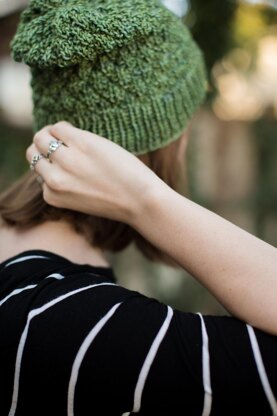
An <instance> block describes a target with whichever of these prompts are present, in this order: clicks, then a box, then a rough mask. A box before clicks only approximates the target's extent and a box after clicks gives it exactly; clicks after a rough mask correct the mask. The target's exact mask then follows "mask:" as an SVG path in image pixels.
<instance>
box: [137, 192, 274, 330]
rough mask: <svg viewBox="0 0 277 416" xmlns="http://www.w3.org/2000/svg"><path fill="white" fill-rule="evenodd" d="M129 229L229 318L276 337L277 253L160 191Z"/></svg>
mask: <svg viewBox="0 0 277 416" xmlns="http://www.w3.org/2000/svg"><path fill="white" fill-rule="evenodd" d="M133 226H134V227H135V228H136V229H137V230H138V231H139V232H140V233H141V234H142V235H143V236H144V237H145V238H147V239H148V240H149V241H151V242H152V243H153V244H154V245H155V246H157V247H159V248H160V249H161V250H163V251H164V252H166V253H167V254H169V255H170V256H171V257H172V258H173V259H174V260H175V261H176V263H178V264H180V265H181V266H182V267H183V268H184V269H186V270H187V271H188V272H189V273H190V274H192V275H193V276H194V277H195V278H196V279H197V280H198V281H199V282H201V283H202V284H203V285H204V286H205V287H206V288H208V290H209V291H210V292H211V293H213V294H214V295H215V296H216V297H217V299H218V300H219V301H220V302H221V303H222V304H223V305H224V306H225V308H226V309H227V310H228V311H230V313H232V314H233V315H235V316H237V317H239V318H240V319H242V320H244V321H246V322H248V323H250V324H252V325H254V326H256V327H258V328H260V329H262V330H265V331H267V332H270V333H274V334H277V302H276V294H277V249H276V248H274V247H273V246H271V245H269V244H267V243H265V242H264V241H262V240H260V239H258V238H256V237H255V236H253V235H251V234H249V233H248V232H246V231H244V230H242V229H241V228H239V227H237V226H236V225H234V224H232V223H230V222H229V221H227V220H225V219H223V218H221V217H220V216H218V215H217V214H214V213H213V212H211V211H209V210H207V209H205V208H203V207H201V206H200V205H197V204H196V203H194V202H192V201H190V200H189V199H187V198H185V197H183V196H181V195H179V194H178V193H176V192H174V191H173V190H171V189H170V188H168V187H167V186H161V187H160V189H159V190H158V191H156V192H154V194H153V196H152V197H150V198H148V202H147V203H146V204H145V205H144V208H143V212H141V215H137V216H136V218H135V222H134V224H133Z"/></svg>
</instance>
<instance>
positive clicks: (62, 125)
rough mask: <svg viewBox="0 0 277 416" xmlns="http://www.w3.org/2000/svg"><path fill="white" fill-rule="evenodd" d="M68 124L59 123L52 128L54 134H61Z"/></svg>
mask: <svg viewBox="0 0 277 416" xmlns="http://www.w3.org/2000/svg"><path fill="white" fill-rule="evenodd" d="M67 124H68V123H67V122H66V121H58V122H57V123H55V124H54V125H53V126H52V127H51V131H52V132H53V133H59V132H60V131H61V130H62V129H63V128H64V127H65V126H66V125H67Z"/></svg>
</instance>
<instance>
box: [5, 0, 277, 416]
mask: <svg viewBox="0 0 277 416" xmlns="http://www.w3.org/2000/svg"><path fill="white" fill-rule="evenodd" d="M131 6H132V7H131ZM130 11H131V12H130ZM108 29H109V30H108ZM91 33H93V36H90V35H91ZM13 51H14V56H15V57H16V59H21V60H24V61H25V62H26V63H28V64H29V65H30V66H31V68H32V76H33V78H32V86H33V91H34V116H35V128H36V129H37V130H38V132H37V133H36V135H35V136H34V143H33V144H32V145H31V146H30V147H29V148H28V150H27V159H28V161H29V163H30V167H31V168H32V169H33V170H34V171H35V172H31V173H29V174H27V175H25V176H24V177H23V178H21V179H20V180H19V182H17V183H15V184H14V185H13V186H12V187H11V188H9V189H8V190H6V192H5V193H3V194H2V196H1V198H0V213H1V217H2V220H3V224H2V227H1V235H0V238H1V241H2V245H1V257H2V258H1V261H2V264H1V267H0V291H1V294H2V296H1V298H2V300H1V302H0V320H1V328H2V331H1V333H2V335H1V339H0V346H1V354H0V360H1V369H2V371H1V375H0V377H2V386H3V387H2V400H1V402H0V413H1V414H3V415H6V414H8V415H9V416H12V415H17V416H18V415H27V414H28V415H37V414H39V415H46V414H47V415H49V414H51V415H64V414H67V415H73V414H75V415H78V416H79V415H87V414H97V415H123V414H124V415H125V414H141V415H168V416H169V415H170V416H171V415H178V414H184V413H185V414H188V415H191V416H193V415H220V416H222V415H224V416H225V415H227V416H228V415H234V414H235V415H246V414H253V415H263V416H266V415H272V414H274V415H276V414H277V402H276V396H277V357H276V354H275V350H276V347H277V339H276V334H277V307H276V302H275V291H276V289H277V279H276V271H277V256H276V249H275V248H274V247H272V246H270V245H268V244H267V243H265V242H263V241H261V240H259V239H257V238H255V237H254V236H252V235H250V234H249V233H247V232H245V231H243V230H241V229H240V228H238V227H236V226H234V225H233V224H231V223H230V222H228V221H226V220H224V219H222V218H220V217H219V216H217V215H216V214H214V213H212V212H210V211H208V210H206V209H204V208H202V207H201V206H199V205H197V204H195V203H193V202H192V201H190V200H188V199H187V198H185V197H183V196H181V195H179V194H178V193H177V192H176V191H175V190H174V189H172V188H174V187H175V186H176V175H177V169H176V172H174V175H173V178H172V177H171V176H170V175H169V172H170V171H172V167H174V168H175V167H176V165H177V161H178V159H181V158H182V157H181V154H182V152H183V151H184V148H185V145H186V137H185V136H182V135H181V133H180V132H181V131H184V130H185V128H186V126H187V122H188V120H190V119H191V117H192V114H193V113H194V111H195V109H196V108H197V107H198V106H199V104H200V102H201V101H202V100H203V96H204V91H205V78H204V69H203V61H202V58H201V53H200V51H199V50H198V48H197V46H196V45H195V44H194V42H193V41H192V40H191V38H190V36H189V34H188V32H187V30H186V29H185V28H184V27H183V26H182V24H181V22H180V21H179V20H178V19H177V18H176V17H174V16H173V15H172V14H171V13H170V12H169V11H167V10H166V9H164V8H163V6H161V5H160V4H159V3H158V2H156V1H153V2H152V1H149V2H147V3H145V2H144V1H142V0H132V3H129V1H127V0H124V1H122V0H121V2H119V1H115V0H109V1H105V2H104V1H98V2H95V3H93V4H91V3H90V2H81V1H80V2H79V3H78V4H77V5H76V2H74V4H73V2H66V1H60V2H57V1H54V0H51V1H47V2H41V1H33V2H31V3H30V5H29V7H28V9H27V10H26V11H25V12H24V14H23V16H22V19H21V25H20V27H19V30H18V33H17V35H16V38H15V41H14V43H13ZM91 80H93V82H92V81H91ZM103 86H105V88H104V87H103ZM177 87H178V88H177ZM82 92H83V94H82ZM91 108H93V111H89V110H91ZM73 109H74V111H73ZM59 119H66V120H69V121H70V122H71V123H72V124H74V125H76V126H78V127H81V128H83V129H86V130H89V131H84V130H83V129H80V128H77V127H74V126H73V125H72V124H69V123H66V122H59V123H56V121H58V120H59ZM43 126H44V127H43ZM42 127H43V128H42ZM92 132H94V133H96V132H97V134H94V133H92ZM105 137H107V138H108V139H107V138H105ZM178 137H180V139H179V140H178V139H177V138H178ZM113 142H115V143H113ZM169 143H170V144H169ZM124 148H125V149H124ZM136 155H137V156H138V157H136ZM140 159H141V160H140ZM49 162H51V163H49ZM143 162H144V163H143ZM147 165H148V166H147ZM174 171H175V169H174ZM175 173H176V175H175ZM37 178H39V179H40V182H42V181H43V183H42V184H39V183H38V181H37V180H36V179H37ZM131 241H135V242H136V244H137V245H138V247H139V249H140V250H141V251H142V252H143V253H144V254H145V255H146V256H147V257H148V258H151V259H153V260H159V261H163V262H166V263H171V264H172V265H179V266H181V267H183V268H185V269H186V270H188V271H189V272H190V273H191V274H192V275H193V276H194V277H195V278H196V279H197V280H198V281H200V282H201V283H202V284H203V285H204V286H206V287H207V289H208V290H209V291H210V292H211V293H213V294H214V295H215V296H216V297H217V298H218V299H219V301H221V303H222V304H223V305H224V306H225V307H226V308H227V309H228V310H229V311H230V313H231V314H232V315H233V316H234V317H213V316H205V317H203V316H202V315H201V314H190V313H185V312H181V311H177V310H173V309H172V308H171V307H170V306H166V305H163V304H161V303H160V302H158V301H157V300H154V299H149V298H147V297H145V296H143V295H142V294H139V293H137V292H134V291H130V290H127V289H125V288H123V287H120V286H119V285H118V284H116V278H115V276H114V274H113V271H112V269H111V268H110V267H109V264H108V263H107V259H106V258H105V251H106V250H107V251H109V250H111V251H118V250H121V249H122V248H124V247H125V246H126V245H128V244H129V243H130V242H131ZM238 318H239V319H238ZM254 327H255V328H254Z"/></svg>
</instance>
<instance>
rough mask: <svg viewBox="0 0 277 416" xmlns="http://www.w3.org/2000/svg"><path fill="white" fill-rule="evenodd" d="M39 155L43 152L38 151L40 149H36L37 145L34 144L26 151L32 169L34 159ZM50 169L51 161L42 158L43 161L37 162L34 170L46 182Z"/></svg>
mask: <svg viewBox="0 0 277 416" xmlns="http://www.w3.org/2000/svg"><path fill="white" fill-rule="evenodd" d="M39 154H41V152H40V151H39V150H38V148H37V147H36V145H35V144H34V143H33V144H32V145H31V146H29V147H28V149H27V151H26V158H27V160H28V162H29V164H30V167H31V163H32V160H33V157H34V156H35V155H39ZM50 167H51V164H50V163H49V161H48V160H47V159H46V158H45V157H42V159H40V160H39V161H38V162H36V164H35V166H34V168H33V170H34V171H35V172H36V173H37V174H38V175H39V176H42V178H43V179H44V180H45V175H46V174H48V172H49V168H50Z"/></svg>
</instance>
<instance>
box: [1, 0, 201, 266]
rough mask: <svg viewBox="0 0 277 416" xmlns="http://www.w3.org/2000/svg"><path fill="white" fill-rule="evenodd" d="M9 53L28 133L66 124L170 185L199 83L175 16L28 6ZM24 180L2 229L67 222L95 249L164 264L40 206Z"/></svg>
mask: <svg viewBox="0 0 277 416" xmlns="http://www.w3.org/2000/svg"><path fill="white" fill-rule="evenodd" d="M12 52H13V57H14V59H15V60H17V61H23V62H25V63H26V64H27V65H29V66H30V68H31V73H32V82H31V84H32V88H33V103H34V107H33V115H34V130H35V131H36V130H39V129H40V128H41V127H43V126H45V125H47V124H54V123H55V122H57V121H60V120H67V121H69V122H71V123H72V124H74V125H75V126H76V127H79V128H82V129H85V130H88V131H92V132H94V133H96V134H99V135H101V136H104V137H106V138H108V139H110V140H112V141H114V142H115V143H117V144H119V145H121V146H123V147H124V148H125V149H127V150H128V151H130V152H132V153H134V154H136V155H142V156H141V158H142V159H143V161H144V162H145V163H147V164H148V165H149V166H150V167H151V168H152V169H153V170H154V171H155V173H157V174H158V175H159V176H160V177H161V178H162V179H163V180H164V181H165V182H167V183H168V184H169V185H170V186H172V187H173V188H175V187H176V178H175V176H176V175H175V173H176V172H175V162H176V161H177V148H178V146H179V141H180V140H178V139H179V138H180V136H181V135H182V132H183V131H184V130H185V128H186V127H187V124H188V122H189V121H190V120H191V118H192V116H193V114H194V112H195V111H196V110H197V109H198V107H199V106H200V104H201V103H202V101H203V99H204V97H205V93H206V85H207V82H206V70H205V65H204V61H203V55H202V52H201V51H200V49H199V48H198V47H197V45H196V43H195V42H194V41H193V39H192V37H191V34H190V32H189V30H188V29H187V27H186V26H185V25H184V24H183V22H182V20H181V19H180V18H178V17H177V16H175V15H174V14H173V13H172V12H170V11H169V10H168V9H166V8H165V7H164V6H163V5H162V4H161V3H160V2H159V1H158V0H31V1H30V3H29V6H28V7H27V9H26V10H25V11H24V12H23V13H22V15H21V19H20V23H19V27H18V30H17V33H16V35H15V37H14V39H13V42H12ZM169 160H170V163H169ZM27 176H28V178H27V179H26V178H25V179H23V184H25V186H24V188H26V187H27V189H28V190H29V191H28V192H26V189H25V197H24V196H23V194H22V197H21V198H20V199H18V197H19V194H18V192H14V191H15V188H14V187H13V193H12V194H13V196H14V198H16V199H17V202H16V204H15V199H14V198H13V197H12V196H11V195H12V194H11V193H10V194H9V190H8V191H6V193H5V195H4V196H2V198H1V200H0V214H1V215H2V217H3V218H4V219H5V221H6V222H7V223H9V224H11V225H15V226H21V225H22V226H23V225H25V226H28V225H29V226H31V224H33V223H34V221H35V222H36V221H37V222H38V221H45V220H46V219H48V218H53V216H54V217H56V218H58V217H62V218H63V217H64V216H65V215H66V216H67V217H68V218H71V219H70V221H73V223H74V224H75V226H76V228H78V229H80V228H81V229H82V230H83V231H84V230H85V232H86V233H88V234H91V237H92V235H93V238H91V241H92V243H93V244H94V245H96V246H98V247H100V248H104V249H107V250H112V251H116V250H120V249H122V248H124V247H125V246H126V245H128V244H129V243H130V242H131V241H135V242H137V245H138V246H139V248H140V249H141V251H142V252H144V254H145V255H146V256H147V257H149V258H151V259H153V260H154V259H160V260H163V261H165V262H167V261H166V259H165V258H162V257H163V255H162V253H159V252H158V250H156V249H155V248H154V247H151V245H150V244H149V243H147V242H146V241H145V240H143V239H142V237H141V236H139V235H137V233H136V232H135V231H134V230H131V229H130V227H128V226H127V225H125V224H118V223H116V222H114V221H109V220H104V219H101V218H94V217H93V218H92V217H90V218H88V216H83V215H81V214H78V213H74V212H67V213H66V212H65V210H58V209H54V208H51V207H49V206H46V204H45V203H44V201H43V198H42V195H41V189H40V188H38V184H37V183H36V182H35V181H34V179H33V174H28V175H27ZM14 186H16V185H14ZM20 186H21V188H20V189H22V183H21V185H20ZM18 190H19V188H18ZM8 194H9V196H8ZM26 195H29V198H27V197H26ZM27 199H28V202H27ZM12 201H13V202H12ZM34 201H36V203H34ZM11 204H12V205H13V208H11ZM31 205H32V207H33V208H32V209H31ZM9 206H10V208H8V207H9ZM34 207H36V209H34ZM31 211H32V214H31ZM23 212H24V214H23ZM47 213H48V214H47ZM23 217H24V218H25V220H24V221H23ZM16 218H17V220H16ZM19 218H21V220H20V219H19ZM82 220H84V222H83V221H82ZM23 223H25V224H23ZM83 223H84V227H82V224H83ZM89 223H90V224H91V227H89V225H88V224H89ZM88 229H91V233H89V232H88ZM97 230H98V231H97ZM97 235H98V237H97ZM108 241H109V243H108ZM147 246H148V248H147ZM168 263H170V260H169V261H168Z"/></svg>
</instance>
